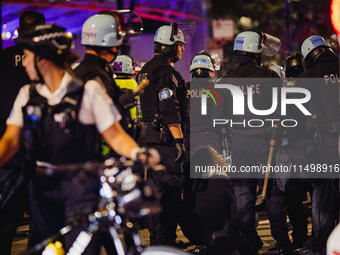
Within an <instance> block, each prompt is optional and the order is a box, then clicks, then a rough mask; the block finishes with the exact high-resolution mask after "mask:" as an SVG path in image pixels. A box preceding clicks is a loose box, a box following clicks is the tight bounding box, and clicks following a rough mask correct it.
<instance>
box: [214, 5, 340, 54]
mask: <svg viewBox="0 0 340 255" xmlns="http://www.w3.org/2000/svg"><path fill="white" fill-rule="evenodd" d="M285 1H286V0H271V1H268V0H228V1H225V0H211V16H212V18H213V19H232V20H233V21H234V28H235V34H237V33H239V32H242V31H246V30H261V31H263V32H266V33H268V34H271V35H274V36H276V37H278V38H280V40H281V44H282V45H281V50H280V52H281V54H282V56H283V57H285V56H284V52H287V50H288V49H289V46H290V45H289V40H287V39H288V31H290V37H291V48H290V49H291V51H294V52H298V51H300V47H301V44H302V42H303V41H304V40H305V39H306V38H308V37H309V36H311V35H316V34H318V35H321V36H323V37H324V38H325V39H326V40H327V41H329V42H330V43H332V40H333V44H332V46H336V45H337V44H334V39H333V38H332V37H331V36H332V35H333V34H334V30H333V27H332V24H331V21H330V5H331V0H322V1H320V0H287V1H289V2H288V6H289V8H288V9H287V8H285ZM241 17H247V18H250V19H251V21H252V22H251V25H250V26H244V24H241V22H240V18H241ZM288 27H289V28H290V29H289V30H288Z"/></svg>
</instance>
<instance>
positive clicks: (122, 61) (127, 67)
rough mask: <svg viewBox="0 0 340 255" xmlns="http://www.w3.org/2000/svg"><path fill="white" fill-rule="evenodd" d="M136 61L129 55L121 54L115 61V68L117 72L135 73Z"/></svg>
mask: <svg viewBox="0 0 340 255" xmlns="http://www.w3.org/2000/svg"><path fill="white" fill-rule="evenodd" d="M135 67H136V62H135V60H134V59H133V58H132V57H131V56H129V55H120V56H118V57H117V58H116V59H115V61H114V62H113V68H114V69H115V73H117V74H129V75H133V74H134V73H135Z"/></svg>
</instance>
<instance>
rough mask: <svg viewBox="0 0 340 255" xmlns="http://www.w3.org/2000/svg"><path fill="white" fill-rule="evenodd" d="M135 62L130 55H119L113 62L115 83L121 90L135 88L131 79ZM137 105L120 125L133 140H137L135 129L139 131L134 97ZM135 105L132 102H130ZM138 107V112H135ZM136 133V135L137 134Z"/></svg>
mask: <svg viewBox="0 0 340 255" xmlns="http://www.w3.org/2000/svg"><path fill="white" fill-rule="evenodd" d="M136 65H137V63H136V61H135V60H134V59H133V57H131V56H130V55H120V56H118V57H117V58H116V59H115V61H114V62H113V68H114V70H115V82H116V84H117V85H118V87H120V88H121V89H129V90H134V89H136V88H137V86H138V84H137V82H136V80H135V79H134V78H133V76H134V75H135V69H136ZM135 100H136V101H137V105H136V106H134V107H132V108H131V109H130V112H129V114H126V118H125V120H123V121H124V124H122V125H123V126H124V127H125V128H124V129H125V130H126V131H127V132H128V133H129V134H130V135H131V136H132V137H133V138H134V140H138V136H139V135H138V134H137V131H138V130H137V129H139V131H140V125H138V120H140V119H141V109H140V100H139V96H136V97H135ZM132 104H133V105H135V103H134V102H132ZM137 107H138V111H137ZM139 131H138V133H139Z"/></svg>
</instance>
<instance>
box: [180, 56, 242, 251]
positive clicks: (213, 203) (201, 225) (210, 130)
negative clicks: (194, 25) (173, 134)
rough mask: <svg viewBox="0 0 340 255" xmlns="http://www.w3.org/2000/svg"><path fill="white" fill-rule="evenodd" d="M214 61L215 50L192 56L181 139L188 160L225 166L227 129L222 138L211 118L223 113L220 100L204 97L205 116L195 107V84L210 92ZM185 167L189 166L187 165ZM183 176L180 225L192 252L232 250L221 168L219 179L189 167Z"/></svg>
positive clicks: (228, 189) (233, 226) (228, 193)
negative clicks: (185, 123)
mask: <svg viewBox="0 0 340 255" xmlns="http://www.w3.org/2000/svg"><path fill="white" fill-rule="evenodd" d="M219 64H220V62H219V58H218V56H217V55H212V54H209V53H207V52H205V51H201V52H199V53H198V54H196V55H195V56H194V57H193V58H192V60H191V65H190V72H191V74H192V81H191V82H188V83H187V87H188V89H189V95H190V97H189V98H190V105H189V106H190V108H189V107H188V108H187V110H190V114H187V116H188V119H189V118H190V123H188V129H187V136H186V140H189V138H190V149H191V150H190V164H191V165H200V166H203V165H204V166H208V165H214V166H215V165H216V164H218V165H220V166H221V167H223V166H227V164H226V163H225V161H224V158H223V156H222V154H223V151H224V152H226V149H227V148H226V146H227V143H228V142H226V141H227V139H226V138H227V137H226V136H225V135H226V134H224V133H223V138H222V132H221V131H220V129H218V128H214V127H213V122H212V121H213V119H214V118H218V119H222V118H226V114H225V112H223V108H222V107H221V106H220V105H218V107H216V106H215V104H214V101H213V100H212V99H211V98H209V99H207V113H206V115H201V111H200V110H199V109H200V108H201V97H202V90H201V89H200V88H201V87H202V86H203V87H204V88H205V89H207V90H208V91H210V92H209V93H214V92H213V91H212V90H211V88H213V87H214V77H215V71H217V70H219V67H220V65H219ZM213 90H214V89H213ZM224 99H225V98H222V100H224ZM222 103H225V102H224V101H222ZM189 124H190V125H189ZM189 128H190V129H189ZM188 130H190V132H189V134H188ZM189 135H190V137H189ZM222 140H223V142H221V141H222ZM222 143H223V145H222ZM226 154H227V153H226ZM219 155H220V156H219ZM224 156H226V155H224ZM187 167H188V169H190V165H188V166H187ZM186 175H188V177H187V178H186V179H185V185H184V198H183V205H182V215H181V221H180V226H181V230H182V231H183V233H184V235H185V236H186V237H187V238H188V239H189V240H190V242H192V243H194V244H196V248H195V252H201V253H202V252H204V253H205V254H226V253H228V252H229V251H231V250H235V249H237V248H238V244H239V241H240V239H239V235H238V229H237V225H238V219H237V207H236V201H235V196H234V194H233V190H232V186H231V182H230V180H229V179H228V177H227V176H226V173H225V172H219V173H216V174H215V175H213V176H212V177H219V178H209V177H210V175H209V176H203V174H202V173H195V170H194V169H191V171H187V172H186ZM189 175H191V176H189ZM190 177H191V178H190Z"/></svg>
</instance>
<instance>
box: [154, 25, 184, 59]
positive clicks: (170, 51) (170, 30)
mask: <svg viewBox="0 0 340 255" xmlns="http://www.w3.org/2000/svg"><path fill="white" fill-rule="evenodd" d="M153 42H154V44H155V46H154V52H155V53H159V54H161V55H162V56H164V57H173V56H176V54H177V45H178V44H186V42H185V41H184V36H183V33H182V31H181V30H180V29H178V28H177V29H175V28H174V26H173V25H166V26H162V27H160V28H158V29H157V31H156V33H155V36H154V40H153Z"/></svg>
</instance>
